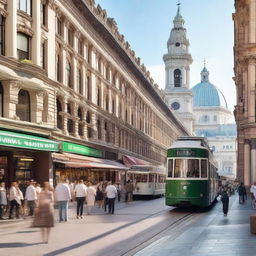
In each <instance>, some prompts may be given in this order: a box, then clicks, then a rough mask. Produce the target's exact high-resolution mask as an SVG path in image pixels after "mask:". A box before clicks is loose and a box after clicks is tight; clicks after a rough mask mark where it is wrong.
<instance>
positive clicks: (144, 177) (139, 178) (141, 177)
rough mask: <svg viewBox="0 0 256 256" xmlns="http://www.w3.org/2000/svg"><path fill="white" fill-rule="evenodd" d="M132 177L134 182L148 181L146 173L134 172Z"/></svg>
mask: <svg viewBox="0 0 256 256" xmlns="http://www.w3.org/2000/svg"><path fill="white" fill-rule="evenodd" d="M134 178H135V180H136V182H145V183H147V182H148V175H147V174H135V175H134Z"/></svg>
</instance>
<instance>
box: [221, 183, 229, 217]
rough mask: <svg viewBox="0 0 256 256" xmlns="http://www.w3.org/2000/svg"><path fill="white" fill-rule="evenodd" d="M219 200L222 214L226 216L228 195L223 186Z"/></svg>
mask: <svg viewBox="0 0 256 256" xmlns="http://www.w3.org/2000/svg"><path fill="white" fill-rule="evenodd" d="M221 202H222V210H223V214H224V216H227V214H228V205H229V196H228V193H227V190H226V188H224V190H223V192H222V195H221Z"/></svg>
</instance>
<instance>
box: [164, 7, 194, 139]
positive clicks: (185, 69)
mask: <svg viewBox="0 0 256 256" xmlns="http://www.w3.org/2000/svg"><path fill="white" fill-rule="evenodd" d="M184 23H185V21H184V19H183V17H182V16H181V14H180V3H179V4H178V10H177V14H176V16H175V18H174V20H173V24H174V27H173V28H172V30H171V33H170V37H169V40H168V42H167V49H168V53H167V54H165V55H164V56H163V60H164V63H165V89H164V94H165V98H166V100H167V102H168V106H169V107H170V108H171V109H172V111H173V112H174V113H175V114H176V115H177V117H178V118H179V119H180V120H181V122H183V124H184V126H185V127H186V128H187V130H188V131H189V132H190V133H191V134H192V133H193V121H194V118H193V115H192V111H193V109H192V97H193V96H192V91H191V89H190V82H189V77H190V74H189V73H190V65H191V64H192V62H193V60H192V57H191V54H190V53H189V40H188V39H187V31H186V29H185V28H184Z"/></svg>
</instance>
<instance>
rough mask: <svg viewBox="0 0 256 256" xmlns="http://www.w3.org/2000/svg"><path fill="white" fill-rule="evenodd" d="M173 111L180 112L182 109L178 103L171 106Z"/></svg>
mask: <svg viewBox="0 0 256 256" xmlns="http://www.w3.org/2000/svg"><path fill="white" fill-rule="evenodd" d="M171 107H172V109H174V110H178V109H179V108H180V103H178V102H173V103H172V105H171Z"/></svg>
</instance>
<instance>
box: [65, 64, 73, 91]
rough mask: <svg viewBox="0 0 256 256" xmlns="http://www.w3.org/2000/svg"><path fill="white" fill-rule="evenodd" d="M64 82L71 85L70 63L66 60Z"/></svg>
mask: <svg viewBox="0 0 256 256" xmlns="http://www.w3.org/2000/svg"><path fill="white" fill-rule="evenodd" d="M66 84H67V86H69V87H72V79H71V65H70V63H69V62H68V61H67V64H66Z"/></svg>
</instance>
